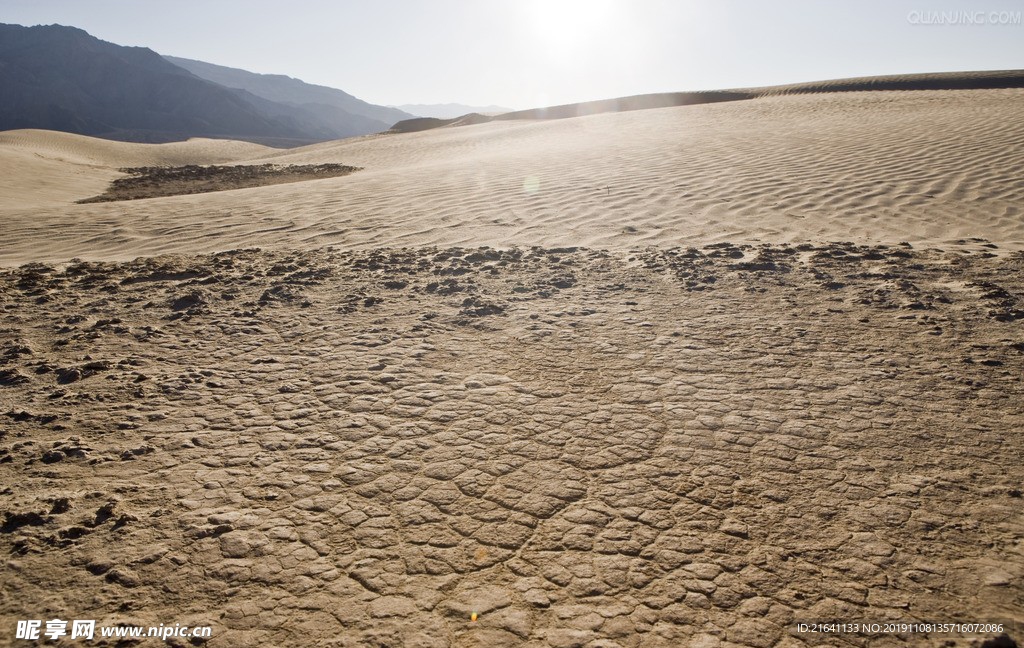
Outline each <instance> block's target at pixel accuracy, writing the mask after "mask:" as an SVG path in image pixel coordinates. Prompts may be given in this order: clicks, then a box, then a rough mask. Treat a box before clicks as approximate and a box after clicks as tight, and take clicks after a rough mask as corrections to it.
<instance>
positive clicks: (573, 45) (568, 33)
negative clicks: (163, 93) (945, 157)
mask: <svg viewBox="0 0 1024 648" xmlns="http://www.w3.org/2000/svg"><path fill="white" fill-rule="evenodd" d="M937 11H947V12H949V11H952V12H971V13H972V14H976V12H983V13H984V14H985V16H986V17H985V24H973V25H972V24H945V25H941V24H930V25H928V24H912V23H913V21H914V20H915V18H916V19H917V20H918V21H919V22H920V21H922V20H924V19H926V18H924V19H922V18H921V17H922V16H924V15H926V14H927V13H929V12H937ZM1001 11H1009V12H1012V13H1017V12H1021V11H1024V1H1022V0H1018V1H1015V2H1014V1H1006V0H974V1H969V0H962V1H960V2H950V1H931V2H929V1H926V0H909V1H908V0H805V1H798V0H775V1H767V0H762V1H757V0H750V1H746V2H744V1H739V0H732V1H730V0H706V1H702V2H688V1H685V0H285V1H282V0H172V1H167V0H161V1H158V0H0V22H7V23H17V24H23V25H34V24H50V23H60V24H64V25H74V26H76V27H81V28H82V29H85V30H86V31H88V32H90V33H91V34H93V35H94V36H97V37H99V38H102V39H103V40H108V41H111V42H114V43H118V44H121V45H142V46H146V47H149V48H151V49H154V50H156V51H157V52H160V53H161V54H172V55H175V56H183V57H186V58H194V59H200V60H203V61H208V62H210V63H217V64H220V65H228V66H231V67H239V68H244V69H246V70H251V71H254V72H263V73H276V74H287V75H289V76H293V77H297V78H300V79H302V80H304V81H308V82H311V83H319V84H323V85H328V86H333V87H337V88H341V89H342V90H345V91H346V92H349V93H351V94H354V95H356V96H357V97H359V98H361V99H365V100H367V101H370V102H373V103H378V104H390V105H394V104H403V103H448V102H459V103H465V104H470V105H484V104H498V105H503V106H508V107H510V108H529V107H535V106H539V105H552V104H558V103H569V102H574V101H584V100H589V99H601V98H609V97H617V96H623V95H631V94H641V93H647V92H666V91H677V90H707V89H715V88H728V87H743V86H758V85H771V84H779V83H792V82H798V81H814V80H821V79H830V78H839V77H849V76H862V75H874V74H887V73H901V72H939V71H951V70H984V69H1007V68H1024V22H1018V23H1017V24H992V23H991V21H990V19H989V18H988V17H987V16H988V14H990V12H1001ZM913 12H918V13H917V14H916V15H915V14H914V13H913Z"/></svg>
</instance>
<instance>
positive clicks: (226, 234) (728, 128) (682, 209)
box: [0, 89, 1024, 264]
mask: <svg viewBox="0 0 1024 648" xmlns="http://www.w3.org/2000/svg"><path fill="white" fill-rule="evenodd" d="M1022 100H1024V90H1016V89H1009V90H965V91H921V92H899V91H895V92H876V93H871V92H850V93H836V94H812V95H799V96H780V97H771V98H762V99H756V100H751V101H743V102H734V103H726V104H708V105H701V106H691V107H679V108H665V109H658V110H648V111H639V112H631V113H616V114H605V115H595V116H590V117H582V118H577V119H566V120H559V121H550V122H522V123H491V124H481V125H476V126H467V127H460V128H449V129H438V130H434V131H428V132H423V133H414V134H407V135H389V136H369V137H364V138H358V139H352V140H342V141H339V142H332V143H326V144H319V145H314V146H310V147H305V148H301V149H292V150H289V151H283V152H278V151H274V152H270V151H268V150H267V149H262V152H259V153H256V152H255V151H259V150H260V147H254V146H253V145H248V144H238V143H227V142H209V141H207V142H202V143H192V142H188V143H184V144H176V145H161V146H160V147H153V146H147V145H129V144H121V143H111V142H96V141H95V140H93V141H91V142H90V141H89V140H88V138H75V145H74V146H65V147H64V149H66V150H70V151H71V153H73V155H72V154H71V153H65V154H64V155H65V156H67V157H68V158H69V160H73V161H74V162H75V163H76V164H74V165H71V166H69V167H68V168H69V169H74V170H75V172H77V173H82V174H89V178H90V180H89V182H90V183H91V184H88V183H86V181H85V180H84V179H79V180H78V181H76V182H74V183H69V184H68V186H67V187H66V192H65V193H59V192H58V191H56V190H54V191H52V192H49V193H46V194H45V195H46V199H47V200H49V199H50V198H53V199H54V200H57V199H58V198H59V199H61V200H65V201H66V202H70V200H71V199H72V198H80V197H85V196H86V195H88V194H90V193H92V192H93V191H94V189H93V188H92V187H94V186H95V187H96V189H99V186H98V185H99V179H100V178H101V177H102V178H106V177H109V170H107V169H106V168H103V169H99V168H94V167H92V166H86V165H88V164H91V163H95V164H103V165H106V166H113V165H114V164H115V163H116V164H117V165H123V164H125V161H126V160H128V159H132V160H138V159H141V158H142V157H144V154H143V153H142V152H141V151H144V150H148V149H160V150H161V151H164V150H166V151H167V153H166V154H165V153H162V152H161V153H160V154H159V155H160V156H162V157H161V158H160V159H162V160H166V161H167V163H172V162H171V161H172V160H179V161H180V160H186V159H188V160H191V161H199V160H205V161H214V158H215V157H217V156H218V155H219V157H220V159H221V160H227V159H234V160H237V159H238V156H239V155H247V156H248V157H249V158H250V159H251V160H252V161H254V162H262V161H271V162H279V163H307V164H308V163H315V162H341V163H345V164H354V165H358V166H362V167H365V170H364V171H361V172H360V173H358V174H355V175H353V176H350V177H345V178H338V179H332V180H320V181H314V182H307V183H299V184H292V185H282V186H275V187H263V188H257V189H247V190H240V191H232V192H225V193H218V194H207V195H199V196H183V197H172V198H165V199H155V200H147V201H138V202H134V203H131V204H129V203H119V204H110V205H82V206H77V205H69V204H60V205H57V204H53V205H47V206H40V200H41V199H39V198H37V197H36V193H37V192H36V191H34V190H33V189H32V186H33V183H34V182H36V177H37V175H39V174H38V173H35V172H33V173H31V174H28V173H22V174H15V175H14V176H13V177H9V178H7V179H6V180H4V183H5V186H4V202H3V208H2V210H0V215H2V217H3V219H4V222H5V225H6V227H5V228H4V231H3V233H2V235H0V236H2V240H0V248H2V250H3V251H2V253H0V262H3V263H6V264H13V263H20V262H23V261H27V260H31V259H37V258H46V259H66V258H69V257H72V256H80V257H84V258H104V259H117V258H128V257H134V256H136V255H139V254H152V253H158V252H181V251H212V250H220V249H227V248H234V247H240V246H252V245H259V246H264V247H276V246H285V247H314V246H319V245H324V244H333V245H337V246H341V247H345V248H360V247H364V248H365V247H370V246H380V245H414V244H439V245H448V244H463V243H468V242H473V243H477V244H491V245H498V246H503V245H510V244H542V245H566V244H585V245H590V246H604V247H631V246H636V245H646V244H657V245H677V244H689V243H700V242H710V241H722V240H730V241H734V242H736V241H743V240H764V241H774V242H779V241H799V240H808V239H810V240H821V239H825V240H859V241H870V240H877V241H883V242H898V241H904V240H906V241H911V242H915V243H924V244H929V245H949V244H954V242H955V241H956V240H958V239H961V238H965V237H981V238H985V239H989V240H991V241H995V242H997V243H998V244H999V245H1001V246H1004V247H1009V248H1021V247H1024V219H1022V214H1021V205H1022V200H1024V186H1022V185H1021V184H1020V183H1019V182H1018V178H1017V175H1016V171H1015V170H1016V169H1019V168H1022V167H1024V121H1022V120H1020V119H1019V115H1020V110H1021V106H1022ZM21 137H22V138H23V139H25V140H30V141H34V140H35V139H39V138H43V139H46V141H49V139H52V138H54V137H58V138H60V139H62V140H64V139H69V138H70V136H63V135H59V136H58V135H46V136H44V135H43V134H42V133H33V134H26V135H22V136H21ZM5 138H6V141H4V144H3V145H2V146H0V156H2V158H3V159H4V163H5V165H7V164H15V162H13V161H11V160H13V159H23V158H24V151H26V150H33V152H35V149H34V148H33V147H29V146H27V145H25V144H21V145H20V146H13V145H12V144H11V143H10V135H5ZM85 142H90V145H89V146H85V144H84V143H85ZM163 147H168V148H166V149H164V148H163ZM35 148H42V145H35ZM95 149H103V150H102V151H97V152H92V151H94V150H95ZM114 149H116V150H117V151H118V153H116V154H114V153H108V152H106V151H108V150H110V151H113V150H114ZM197 149H198V150H197ZM47 150H51V151H53V150H56V151H57V152H56V153H53V154H51V155H50V158H48V160H47V161H45V165H47V166H45V171H46V174H48V175H47V176H46V177H47V178H48V179H54V178H56V177H59V173H60V172H59V169H57V168H56V167H54V166H53V165H54V164H55V163H54V162H52V161H50V159H51V158H52V157H54V156H56V155H60V151H61V150H62V148H61V146H57V145H51V146H50V148H49V149H47ZM121 151H125V152H124V153H122V152H121ZM127 151H131V152H132V155H137V156H138V157H132V156H130V155H128V153H127ZM136 151H139V152H138V153H135V152H136ZM172 152H173V154H172ZM267 153H270V154H269V155H268V154H267ZM17 155H20V156H22V157H21V158H15V157H14V156H17ZM9 161H10V162H9ZM83 161H84V162H83ZM89 161H92V162H89ZM148 161H149V163H153V157H150V158H148ZM43 164H44V162H40V165H43ZM83 169H89V171H88V172H86V171H83ZM19 182H22V183H23V184H18V183H19ZM87 184H88V186H86V185H87ZM62 191H63V190H62ZM96 192H97V193H98V191H96ZM72 193H73V194H74V195H70V194H72ZM58 194H59V195H58Z"/></svg>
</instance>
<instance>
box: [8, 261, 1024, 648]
mask: <svg viewBox="0 0 1024 648" xmlns="http://www.w3.org/2000/svg"><path fill="white" fill-rule="evenodd" d="M1022 294H1024V257H1022V255H1020V254H1015V255H1007V256H1002V257H995V256H993V255H990V254H987V253H981V254H978V253H971V254H953V253H946V252H942V251H938V250H925V251H916V250H913V249H910V248H908V247H904V246H894V247H883V246H872V247H861V246H854V245H853V244H838V243H837V244H823V245H803V246H797V247H788V246H776V247H770V246H761V247H752V246H739V247H738V246H732V245H729V244H720V245H715V246H709V247H706V248H702V249H700V250H696V249H689V250H687V249H674V250H659V249H647V250H635V251H634V252H632V253H625V252H621V253H620V252H616V253H610V252H603V251H596V250H586V249H540V248H530V249H513V250H505V251H497V250H494V249H486V248H481V249H415V250H411V249H394V250H377V251H368V252H335V251H332V250H330V249H325V250H319V251H307V252H296V253H290V252H263V251H257V250H241V251H233V252H227V253H221V254H214V255H206V256H175V257H156V258H149V259H140V260H137V261H134V262H130V263H122V264H112V263H73V264H70V265H67V266H62V267H56V268H55V267H48V266H42V265H38V264H36V265H27V266H22V267H21V268H17V269H11V270H5V271H3V272H2V273H0V330H2V339H3V348H0V420H2V424H0V426H2V427H0V429H2V430H3V433H2V437H0V487H2V488H3V490H2V491H0V508H2V510H3V521H2V528H0V551H2V553H3V554H4V557H5V563H4V565H3V567H2V569H3V575H2V578H3V582H4V587H3V588H2V589H0V618H2V621H3V623H2V625H3V627H13V622H14V621H13V620H15V619H22V618H45V619H50V618H53V617H54V616H60V618H69V617H72V618H95V619H96V620H97V623H98V624H105V623H106V624H116V623H125V624H139V625H143V626H150V625H156V624H158V623H167V622H171V623H174V622H180V623H189V624H197V625H207V624H209V625H212V626H213V628H214V629H213V637H212V639H210V640H209V642H208V643H209V645H216V646H266V645H278V646H285V645H325V646H327V645H331V646H520V645H522V646H557V647H568V646H590V647H594V648H597V647H613V646H623V647H633V646H684V645H692V646H751V647H756V648H764V647H767V646H811V645H823V644H827V645H868V644H870V645H873V646H874V645H936V646H939V645H946V646H948V645H963V646H967V645H980V643H981V641H982V640H983V639H984V637H976V638H973V639H965V638H958V637H953V638H950V637H926V636H924V635H920V634H918V635H913V636H902V637H901V636H895V635H883V636H877V637H856V636H851V635H845V636H843V637H841V638H825V637H821V636H815V635H807V634H800V633H798V632H797V631H796V629H795V626H794V623H795V622H796V621H798V620H838V621H843V620H846V621H856V620H860V621H885V620H890V619H903V620H910V619H919V620H930V621H944V620H964V621H979V620H994V619H1009V620H1017V621H1020V614H1021V610H1022V609H1024V586H1022V577H1024V546H1022V540H1024V506H1022V499H1021V490H1020V489H1021V481H1022V477H1024V468H1022V465H1021V458H1022V456H1024V438H1022V437H1021V435H1020V429H1021V426H1022V424H1024V405H1022V403H1024V388H1022V385H1021V381H1020V378H1021V375H1022V373H1024V372H1022V369H1024V334H1022V333H1021V319H1022V318H1024V299H1022ZM473 613H476V615H477V619H476V621H472V620H471V615H472V614H473ZM1011 636H1013V637H1014V638H1015V639H1017V640H1018V641H1019V640H1020V635H1019V634H1017V635H1014V633H1013V632H1012V631H1011ZM150 641H151V642H152V644H151V645H164V644H163V643H162V642H157V641H155V640H150ZM180 641H183V640H180ZM68 643H69V645H70V644H71V642H70V641H69V642H68ZM77 643H80V642H78V641H77V640H76V645H77ZM170 643H171V645H175V643H174V641H173V640H172V641H171V642H170ZM99 645H102V644H99ZM110 645H113V644H110ZM124 645H127V644H124ZM143 645H146V644H143ZM181 645H185V644H181Z"/></svg>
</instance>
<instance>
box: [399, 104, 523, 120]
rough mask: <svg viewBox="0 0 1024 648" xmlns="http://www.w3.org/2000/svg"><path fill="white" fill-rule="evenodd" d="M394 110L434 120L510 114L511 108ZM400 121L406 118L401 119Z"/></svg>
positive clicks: (411, 106)
mask: <svg viewBox="0 0 1024 648" xmlns="http://www.w3.org/2000/svg"><path fill="white" fill-rule="evenodd" d="M395 108H398V109H399V110H404V111H405V112H407V113H410V114H413V115H416V116H417V117H433V118H435V119H452V118H455V117H462V116H463V115H468V114H470V113H480V114H481V115H498V114H501V113H507V112H512V109H511V108H505V107H503V106H467V105H465V104H459V103H447V104H404V105H401V106H395ZM402 119H407V118H406V117H403V118H402ZM395 121H398V120H395Z"/></svg>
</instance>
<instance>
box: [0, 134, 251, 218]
mask: <svg viewBox="0 0 1024 648" xmlns="http://www.w3.org/2000/svg"><path fill="white" fill-rule="evenodd" d="M269 150H271V149H268V148H267V147H265V146H260V145H259V144H250V143H249V142H236V141H232V140H214V139H204V138H195V139H191V140H188V141H187V142H171V143H168V144H134V143H129V142H116V141H112V140H105V139H98V138H95V137H87V136H85V135H75V134H73V133H59V132H56V131H45V130H35V129H25V130H13V131H4V132H0V166H2V167H3V168H4V173H3V174H2V175H0V204H2V205H3V206H4V207H10V206H14V205H19V206H22V205H30V206H33V207H36V206H41V205H48V204H65V203H68V202H73V201H74V200H77V199H79V198H87V197H89V196H92V195H96V194H97V193H102V192H103V189H104V188H106V186H107V184H108V183H109V182H110V181H111V180H112V179H114V178H116V177H118V176H119V175H120V174H119V173H118V172H117V169H119V168H121V167H133V166H157V165H174V166H177V165H184V164H216V163H220V162H229V161H233V160H238V159H242V158H246V157H252V156H253V155H263V154H265V153H266V152H267V151H269Z"/></svg>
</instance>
